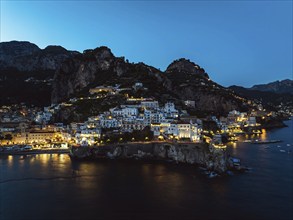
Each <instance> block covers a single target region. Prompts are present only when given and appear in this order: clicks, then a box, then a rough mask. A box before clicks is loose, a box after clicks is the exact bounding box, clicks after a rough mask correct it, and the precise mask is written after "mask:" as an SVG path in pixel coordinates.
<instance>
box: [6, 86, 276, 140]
mask: <svg viewBox="0 0 293 220" xmlns="http://www.w3.org/2000/svg"><path fill="white" fill-rule="evenodd" d="M127 89H134V90H137V89H145V88H144V87H143V85H142V83H135V84H134V85H133V88H119V85H116V86H113V87H111V86H108V87H102V86H100V87H96V88H93V89H91V90H90V91H89V92H90V94H92V95H94V96H92V97H86V98H87V99H91V98H100V96H105V94H103V93H107V94H109V95H113V94H116V93H119V92H121V91H123V90H127ZM101 92H102V94H101ZM82 99H84V98H82V97H81V98H73V99H70V100H69V102H66V103H60V104H57V105H51V106H49V107H45V108H44V109H43V110H40V109H39V108H27V107H25V106H24V105H19V106H12V107H11V106H2V107H0V120H1V121H0V143H1V144H52V143H62V142H64V143H75V144H81V145H94V144H97V143H101V142H99V141H100V140H101V137H102V135H103V133H104V132H107V133H109V132H112V133H120V134H121V133H122V134H123V133H126V132H130V133H131V132H133V131H142V130H144V129H145V128H146V127H149V128H150V130H151V132H152V133H153V136H154V138H155V139H157V140H166V139H168V140H173V141H176V140H184V141H188V142H202V141H203V140H204V139H206V136H205V135H206V134H207V133H209V132H210V131H208V130H204V129H203V121H202V120H201V119H198V118H196V117H192V116H188V114H187V112H186V111H185V110H178V109H176V107H175V104H174V103H173V102H171V101H170V102H166V103H164V104H163V105H160V104H159V102H158V101H157V100H155V99H151V98H143V97H141V98H128V99H127V101H126V102H125V104H123V105H120V106H116V107H114V108H111V109H109V110H108V111H105V112H103V113H102V114H99V115H96V116H91V117H89V118H88V120H87V121H85V122H83V123H76V122H72V123H70V124H69V125H66V126H64V125H63V124H62V123H55V124H52V123H51V119H52V117H53V115H54V114H55V113H56V112H58V110H60V108H62V107H63V106H71V105H72V104H73V103H74V102H76V101H77V100H82ZM184 104H185V105H186V106H194V105H195V101H185V102H184ZM273 114H274V113H273V112H271V113H268V112H266V111H265V110H264V109H263V108H262V106H261V105H259V106H257V110H256V111H252V112H250V113H246V112H239V111H236V110H233V111H231V112H230V113H229V114H228V116H227V117H220V118H217V117H215V116H210V117H209V118H207V119H206V120H209V121H213V122H214V123H215V124H216V125H217V127H218V131H217V134H222V133H234V134H235V133H239V134H240V133H243V132H244V129H245V128H247V127H248V128H257V127H258V126H259V124H258V123H257V121H256V118H257V117H269V116H273ZM253 131H254V132H259V131H258V130H253Z"/></svg>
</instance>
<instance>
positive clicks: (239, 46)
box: [0, 0, 293, 87]
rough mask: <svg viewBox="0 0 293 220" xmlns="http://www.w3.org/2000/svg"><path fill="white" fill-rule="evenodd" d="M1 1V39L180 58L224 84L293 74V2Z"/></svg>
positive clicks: (135, 58)
mask: <svg viewBox="0 0 293 220" xmlns="http://www.w3.org/2000/svg"><path fill="white" fill-rule="evenodd" d="M0 1H1V39H0V40H1V42H3V41H11V40H22V41H23V40H25V41H30V42H32V43H35V44H37V45H38V46H39V47H40V48H44V47H46V46H47V45H62V46H63V47H65V48H66V49H70V50H78V51H83V50H85V49H88V48H96V47H98V46H102V45H105V46H108V47H110V48H111V49H112V52H113V53H114V54H115V55H116V56H125V57H126V58H127V59H129V61H130V62H140V61H142V62H145V63H146V64H148V65H152V66H154V67H157V68H160V69H161V70H165V69H166V67H167V66H168V64H170V63H171V62H172V61H173V60H174V59H178V58H180V57H185V58H188V59H190V60H192V61H194V62H195V63H197V64H199V65H200V66H202V67H203V68H205V70H206V71H207V72H208V73H209V75H210V77H211V78H212V79H213V80H214V81H216V82H218V83H220V84H222V85H224V86H230V85H233V84H237V85H242V86H245V87H250V86H252V85H254V84H261V83H267V82H271V81H275V80H281V79H285V78H289V79H292V72H293V71H292V20H293V19H292V10H293V9H292V1H240V0H239V1H236V0H235V1H151V2H147V1H110V2H107V1H82V2H79V1H56V0H55V1H46V2H44V1H3V0H0Z"/></svg>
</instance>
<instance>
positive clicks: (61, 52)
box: [0, 41, 78, 106]
mask: <svg viewBox="0 0 293 220" xmlns="http://www.w3.org/2000/svg"><path fill="white" fill-rule="evenodd" d="M77 54H78V53H77V52H73V51H67V50H66V49H64V48H63V47H60V46H48V47H46V48H45V49H43V50H42V49H40V48H39V47H38V46H36V45H35V44H32V43H30V42H25V41H11V42H2V43H0V105H1V104H14V103H20V102H25V103H27V104H34V105H40V106H44V105H49V104H50V102H51V100H50V99H51V90H52V87H51V81H52V79H53V77H54V74H55V71H56V70H57V69H58V68H59V67H60V65H61V63H62V62H63V61H64V60H66V59H68V58H71V57H73V56H75V55H77Z"/></svg>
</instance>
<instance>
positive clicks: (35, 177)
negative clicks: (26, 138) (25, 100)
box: [0, 128, 293, 220]
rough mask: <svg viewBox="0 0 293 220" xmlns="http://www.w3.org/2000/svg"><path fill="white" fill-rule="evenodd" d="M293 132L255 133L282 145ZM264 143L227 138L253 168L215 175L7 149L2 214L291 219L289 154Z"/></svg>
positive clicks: (292, 162)
mask: <svg viewBox="0 0 293 220" xmlns="http://www.w3.org/2000/svg"><path fill="white" fill-rule="evenodd" d="M290 134H292V133H291V130H290V129H289V130H288V129H286V128H285V129H281V130H274V131H266V132H263V134H261V135H260V136H259V138H261V139H281V140H283V141H284V142H283V143H280V145H281V148H282V149H289V148H290V147H292V148H293V146H289V147H287V146H286V144H287V143H293V141H292V139H291V137H290ZM248 138H250V137H248ZM264 146H265V145H254V144H250V143H241V142H236V143H233V144H231V145H229V150H231V154H233V155H234V156H236V157H239V158H241V160H242V163H244V165H248V166H249V167H251V168H252V170H251V171H250V172H248V173H245V174H235V175H234V176H232V177H221V178H216V179H207V178H205V177H204V176H203V175H201V174H200V173H199V172H197V171H196V169H195V168H194V167H192V166H181V165H176V164H167V163H142V162H121V161H114V160H111V161H104V162H100V161H83V162H79V161H71V160H70V158H69V156H68V155H66V154H40V155H28V156H25V157H21V156H4V157H1V159H0V164H1V165H0V166H1V167H0V168H1V179H0V192H1V197H0V200H1V202H2V203H1V206H0V213H1V214H0V218H1V220H2V219H5V220H10V219H68V218H69V217H70V219H93V216H94V217H96V216H97V215H98V216H99V217H100V218H101V219H110V218H112V219H121V218H122V219H161V220H162V219H198V218H203V219H231V216H240V215H241V217H243V219H253V218H255V219H288V220H289V219H292V217H293V214H292V211H291V207H292V206H293V202H292V197H293V188H292V185H293V184H292V179H293V154H282V153H280V151H279V149H278V148H277V147H276V144H271V145H270V146H271V147H270V148H269V149H265V148H264ZM6 180H10V181H8V182H5V181H6ZM268 183H270V184H268ZM28 198H29V201H30V202H28ZM3 201H5V202H3ZM16 206H17V207H20V208H19V211H18V212H15V210H14V209H15V207H16ZM36 207H37V208H36Z"/></svg>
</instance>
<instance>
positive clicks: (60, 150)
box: [0, 149, 69, 156]
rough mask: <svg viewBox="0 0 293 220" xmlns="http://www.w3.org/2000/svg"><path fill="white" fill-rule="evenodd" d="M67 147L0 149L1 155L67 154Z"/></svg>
mask: <svg viewBox="0 0 293 220" xmlns="http://www.w3.org/2000/svg"><path fill="white" fill-rule="evenodd" d="M68 153H69V149H49V150H27V151H0V156H1V155H32V154H68Z"/></svg>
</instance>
